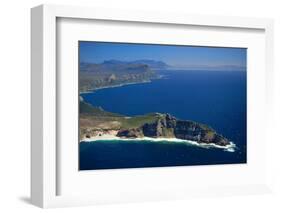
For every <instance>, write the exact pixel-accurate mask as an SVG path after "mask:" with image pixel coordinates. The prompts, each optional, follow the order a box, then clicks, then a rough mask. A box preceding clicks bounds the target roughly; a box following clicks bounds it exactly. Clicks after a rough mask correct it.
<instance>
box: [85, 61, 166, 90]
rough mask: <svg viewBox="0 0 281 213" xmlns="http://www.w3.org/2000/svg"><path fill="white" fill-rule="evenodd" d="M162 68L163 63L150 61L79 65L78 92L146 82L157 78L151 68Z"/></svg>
mask: <svg viewBox="0 0 281 213" xmlns="http://www.w3.org/2000/svg"><path fill="white" fill-rule="evenodd" d="M164 66H165V63H163V62H160V61H152V60H142V61H133V62H122V61H117V60H109V61H104V62H103V63H100V64H94V63H80V67H79V90H80V92H85V91H89V90H94V89H98V88H103V87H110V86H116V85H121V84H129V83H140V82H148V81H150V80H151V79H154V78H158V77H159V76H158V74H157V73H156V72H155V71H154V70H153V68H155V67H164Z"/></svg>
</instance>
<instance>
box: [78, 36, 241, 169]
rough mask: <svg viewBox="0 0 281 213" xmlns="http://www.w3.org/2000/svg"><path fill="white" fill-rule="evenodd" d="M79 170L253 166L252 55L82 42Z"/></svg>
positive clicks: (202, 48) (198, 48) (182, 47)
mask: <svg viewBox="0 0 281 213" xmlns="http://www.w3.org/2000/svg"><path fill="white" fill-rule="evenodd" d="M78 54H79V57H78V58H79V59H78V60H79V61H78V73H79V78H78V81H79V82H78V85H79V91H78V94H73V95H77V96H78V97H77V98H78V99H79V105H78V108H79V122H78V124H77V125H78V127H79V128H78V129H79V140H78V146H79V148H78V151H79V155H78V156H79V159H78V165H79V170H80V171H82V170H101V169H124V168H127V169H129V168H147V167H171V166H200V165H227V164H245V163H247V48H238V47H217V46H194V45H186V44H184V45H175V44H145V43H120V42H101V41H78Z"/></svg>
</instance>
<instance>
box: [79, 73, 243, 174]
mask: <svg viewBox="0 0 281 213" xmlns="http://www.w3.org/2000/svg"><path fill="white" fill-rule="evenodd" d="M164 74H165V77H164V78H163V79H158V80H154V81H152V82H151V83H144V84H134V85H127V86H122V87H115V88H107V89H102V90H98V91H96V92H94V93H87V94H83V95H82V96H83V98H84V100H85V101H87V102H89V103H91V104H92V105H94V106H101V107H102V108H103V109H104V110H106V111H110V112H116V113H120V114H124V115H128V116H133V115H141V114H146V113H150V112H163V113H170V114H172V115H174V116H175V117H177V118H180V119H186V120H194V121H197V122H200V123H204V124H207V125H209V126H211V127H212V128H214V129H215V130H216V131H217V132H218V133H220V134H222V135H223V136H225V137H226V138H228V139H230V140H231V141H233V142H234V143H235V144H236V146H237V149H236V151H235V152H227V151H225V150H222V149H217V148H211V149H206V148H201V147H196V146H192V145H186V144H172V145H171V144H167V143H148V142H126V141H123V142H121V141H120V142H119V143H116V141H111V142H110V141H107V142H104V141H100V142H95V143H81V144H80V169H81V170H85V169H109V168H136V167H153V166H182V165H206V164H229V163H245V162H246V117H247V114H246V113H247V111H246V104H247V103H246V98H247V97H246V80H247V79H246V72H229V71H227V72H223V71H218V72H214V71H212V72H210V71H167V72H165V73H164Z"/></svg>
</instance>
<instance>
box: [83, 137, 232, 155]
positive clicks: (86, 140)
mask: <svg viewBox="0 0 281 213" xmlns="http://www.w3.org/2000/svg"><path fill="white" fill-rule="evenodd" d="M96 141H144V142H151V143H154V142H161V143H163V142H170V143H171V142H173V143H186V144H191V145H194V146H199V147H201V148H218V149H224V150H225V151H228V152H235V148H236V145H235V144H234V143H233V142H230V144H229V145H226V146H220V145H217V144H214V143H210V144H207V143H198V142H196V141H190V140H183V139H178V138H150V137H143V138H120V137H117V136H115V135H102V136H95V137H91V138H84V139H82V140H80V143H81V142H84V143H94V142H96Z"/></svg>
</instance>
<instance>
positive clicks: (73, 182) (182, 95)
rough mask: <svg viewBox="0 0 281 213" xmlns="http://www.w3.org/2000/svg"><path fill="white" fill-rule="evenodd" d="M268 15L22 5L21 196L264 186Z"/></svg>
mask: <svg viewBox="0 0 281 213" xmlns="http://www.w3.org/2000/svg"><path fill="white" fill-rule="evenodd" d="M272 30H273V24H272V20H269V19H255V18H234V17H223V18H221V17H215V16H191V15H186V14H160V13H148V12H141V11H115V10H114V11H113V10H100V9H95V8H79V7H66V6H52V5H43V6H39V7H36V8H33V9H32V38H31V39H32V147H31V153H32V162H31V167H32V175H31V176H32V188H31V198H32V203H34V204H35V205H38V206H41V207H56V206H73V205H89V204H97V203H116V202H138V201H143V200H165V199H177V198H185V197H197V196H208V195H218V196H221V195H233V194H238V195H239V194H252V193H264V192H269V191H270V184H269V183H268V179H267V177H268V176H269V175H270V174H269V172H268V170H267V161H266V152H265V149H266V146H267V145H268V143H269V138H270V131H272V130H271V122H270V119H271V116H270V113H267V112H270V109H271V107H272V104H271V102H272V101H271V91H272V78H273V68H272V66H273V65H272V64H273V63H272V47H273V41H272Z"/></svg>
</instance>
